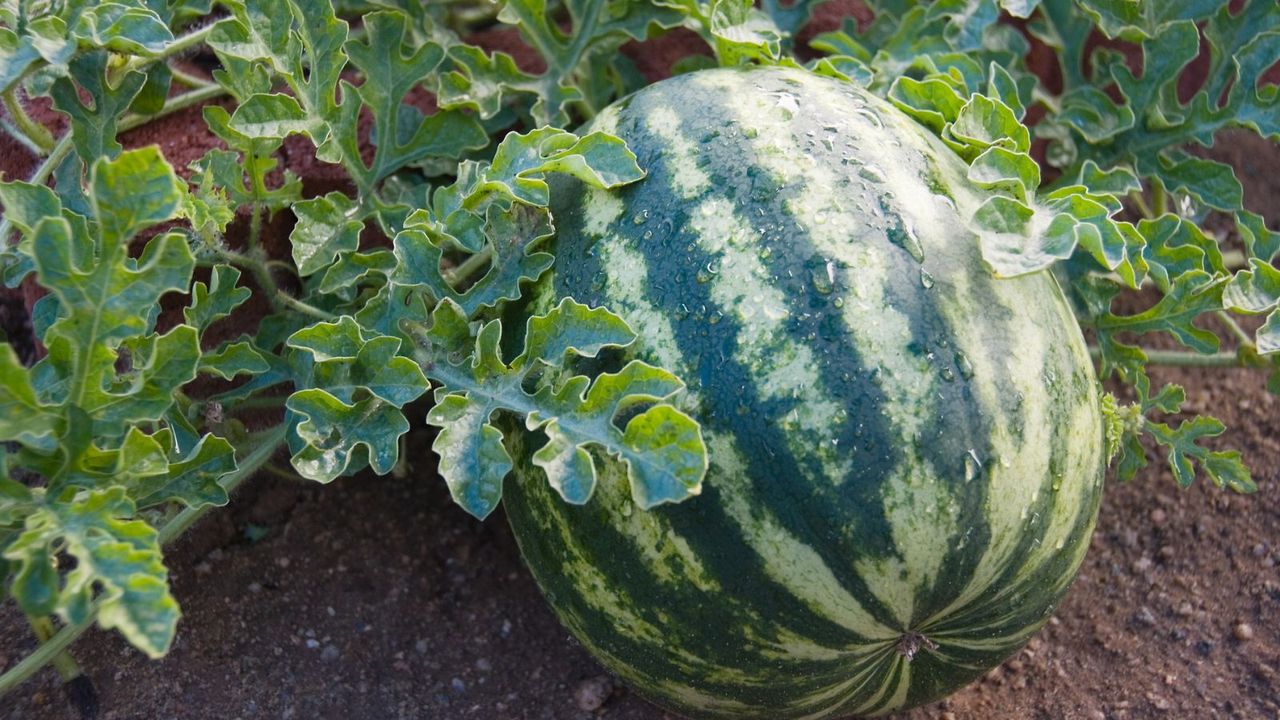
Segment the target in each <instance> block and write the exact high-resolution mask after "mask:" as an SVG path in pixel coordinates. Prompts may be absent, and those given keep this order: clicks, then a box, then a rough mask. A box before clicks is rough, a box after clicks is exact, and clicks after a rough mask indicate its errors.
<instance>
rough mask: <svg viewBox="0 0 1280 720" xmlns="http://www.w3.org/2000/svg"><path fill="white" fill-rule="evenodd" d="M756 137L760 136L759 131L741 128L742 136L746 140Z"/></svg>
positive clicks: (751, 128)
mask: <svg viewBox="0 0 1280 720" xmlns="http://www.w3.org/2000/svg"><path fill="white" fill-rule="evenodd" d="M758 135H760V131H759V130H757V129H755V128H753V127H744V128H742V136H743V137H745V138H746V139H748V140H752V139H755V138H756V137H757V136H758Z"/></svg>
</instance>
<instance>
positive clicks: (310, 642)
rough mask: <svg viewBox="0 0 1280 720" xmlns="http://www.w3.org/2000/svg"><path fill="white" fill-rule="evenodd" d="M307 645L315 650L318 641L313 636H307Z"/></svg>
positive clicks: (318, 643) (318, 644) (318, 645)
mask: <svg viewBox="0 0 1280 720" xmlns="http://www.w3.org/2000/svg"><path fill="white" fill-rule="evenodd" d="M307 647H309V648H311V649H312V650H315V649H316V648H318V647H320V641H319V640H316V639H315V638H307Z"/></svg>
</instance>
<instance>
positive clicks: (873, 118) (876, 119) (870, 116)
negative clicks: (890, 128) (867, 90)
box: [854, 108, 884, 128]
mask: <svg viewBox="0 0 1280 720" xmlns="http://www.w3.org/2000/svg"><path fill="white" fill-rule="evenodd" d="M854 112H855V113H857V114H859V115H861V116H862V117H864V118H866V119H867V122H870V123H871V124H872V125H875V126H876V127H878V128H881V127H884V123H882V122H880V116H879V115H876V114H875V113H873V112H871V111H870V110H867V109H866V108H858V109H857V110H854Z"/></svg>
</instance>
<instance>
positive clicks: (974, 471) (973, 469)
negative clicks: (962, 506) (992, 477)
mask: <svg viewBox="0 0 1280 720" xmlns="http://www.w3.org/2000/svg"><path fill="white" fill-rule="evenodd" d="M980 475H982V461H981V460H979V459H978V451H977V450H974V449H973V448H969V451H968V452H966V453H965V454H964V481H965V482H972V481H973V479H974V478H976V477H979V476H980Z"/></svg>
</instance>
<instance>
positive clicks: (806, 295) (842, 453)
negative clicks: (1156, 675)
mask: <svg viewBox="0 0 1280 720" xmlns="http://www.w3.org/2000/svg"><path fill="white" fill-rule="evenodd" d="M590 128H591V129H597V130H605V131H609V132H613V133H616V134H618V135H620V136H621V137H623V138H624V139H625V140H626V141H627V143H628V144H629V145H630V147H631V148H632V149H633V150H634V151H635V152H636V154H637V156H638V158H639V162H640V165H641V167H643V168H645V169H646V170H647V171H648V176H647V178H646V179H645V180H643V181H641V182H639V183H637V184H635V185H632V186H629V187H627V188H625V189H623V190H622V191H621V192H604V191H592V190H587V189H585V188H583V187H582V186H581V185H577V184H576V183H573V184H564V185H561V186H560V187H558V188H557V190H558V192H557V193H553V196H558V198H559V200H558V201H557V203H558V204H557V205H556V206H555V207H554V208H553V210H554V213H555V220H556V224H557V226H558V236H557V239H556V241H555V242H556V243H557V245H556V257H557V260H556V265H555V268H554V271H553V275H552V277H551V279H550V280H549V281H548V282H547V283H544V286H543V287H542V288H541V292H542V294H543V296H544V298H551V297H553V296H562V295H571V296H573V297H576V298H577V299H579V300H580V301H583V302H587V303H590V304H592V305H604V306H607V307H609V308H612V309H613V310H614V311H615V312H618V313H620V314H621V315H622V316H623V317H625V318H626V319H627V321H628V322H629V323H630V324H631V325H632V327H633V328H635V329H636V330H637V332H638V333H639V336H640V340H639V341H638V343H637V345H636V347H635V349H634V352H635V353H636V354H637V355H638V356H639V357H641V358H643V359H645V360H648V361H650V362H654V363H657V364H659V365H662V366H664V367H666V368H669V369H671V370H673V371H675V372H677V373H679V374H680V375H681V376H682V377H684V378H686V379H687V380H688V381H689V390H688V392H687V396H686V397H685V398H684V402H685V409H686V410H688V411H689V412H690V413H691V414H692V415H693V416H694V417H696V418H698V419H699V420H700V421H701V422H702V424H703V429H704V432H705V437H706V439H707V444H708V448H709V451H710V462H711V467H710V471H709V473H708V475H707V479H706V483H705V487H704V491H703V492H702V494H701V495H700V496H698V497H696V498H693V499H691V500H688V501H686V502H684V503H682V504H679V505H672V506H663V507H661V508H658V509H656V510H653V511H649V512H645V511H642V510H639V509H636V508H634V505H633V501H632V499H631V496H630V492H629V489H628V486H627V483H626V478H625V474H624V473H623V472H622V471H621V470H620V469H615V470H614V471H610V472H606V473H603V474H602V476H601V477H600V479H599V485H598V487H597V489H596V492H595V495H594V497H593V498H592V499H591V501H590V502H588V503H587V504H585V505H583V506H572V505H568V504H566V503H565V502H563V501H562V500H561V499H560V498H559V497H558V496H557V495H556V494H555V493H554V492H553V491H551V490H550V489H549V488H548V486H547V483H546V481H545V478H543V477H542V476H541V475H540V473H539V472H538V471H536V470H534V469H532V465H531V464H530V463H529V450H528V448H524V447H520V448H516V455H517V457H519V456H523V458H524V461H523V462H522V463H518V468H517V471H516V473H515V474H514V475H513V477H512V478H511V479H510V480H509V481H508V485H507V488H506V509H507V514H508V517H509V519H510V522H511V526H512V527H513V529H514V531H515V534H516V537H517V539H518V540H519V543H520V547H521V550H522V552H523V554H524V557H525V559H526V561H527V562H528V565H529V567H530V568H531V569H532V571H533V573H534V576H535V577H536V578H537V580H538V582H539V584H540V585H541V587H542V589H543V591H544V592H545V594H546V596H547V598H548V600H549V601H550V603H551V605H552V606H553V607H554V609H555V611H556V613H557V614H558V615H559V617H560V619H561V620H562V621H563V622H564V624H565V625H566V626H567V627H568V628H569V629H570V630H571V631H572V632H573V634H574V635H576V636H577V638H578V639H579V640H580V641H581V642H582V643H583V644H584V645H585V646H586V647H587V648H589V649H590V650H591V651H592V652H593V653H594V654H595V655H596V656H597V657H598V658H599V659H600V660H601V661H602V662H603V663H604V664H605V665H606V666H608V667H609V668H610V669H611V670H613V671H614V672H616V673H617V674H618V675H620V676H622V677H623V678H624V679H626V680H627V681H629V682H630V683H631V684H633V685H634V686H635V687H636V688H637V689H638V690H639V691H640V692H642V693H643V694H644V695H646V696H648V697H649V698H651V699H653V700H654V701H656V702H657V703H658V704H660V705H663V706H666V707H668V708H671V709H673V710H675V711H676V712H679V713H682V714H684V715H687V716H690V717H695V718H702V717H705V718H771V719H773V718H799V717H805V718H826V717H837V716H845V715H877V714H883V713H887V712H891V711H894V710H898V709H901V708H906V707H911V706H914V705H918V704H921V703H927V702H930V701H932V700H935V699H937V698H940V697H942V696H944V695H946V694H947V693H950V692H952V691H953V690H955V689H957V688H958V687H960V686H962V685H964V684H966V683H968V682H970V681H971V680H973V679H975V678H977V677H979V676H980V675H982V674H983V673H984V672H985V671H986V670H988V669H989V668H991V667H993V666H995V665H996V664H998V663H999V662H1000V661H1001V660H1003V659H1004V658H1006V657H1007V656H1009V655H1010V654H1011V653H1013V652H1014V651H1015V650H1016V649H1017V648H1019V647H1020V646H1021V645H1022V644H1023V643H1024V642H1025V641H1026V640H1027V639H1028V638H1029V637H1030V636H1031V635H1032V634H1034V633H1035V632H1036V630H1037V629H1038V628H1039V627H1040V626H1041V625H1042V624H1043V623H1044V622H1045V621H1046V620H1047V619H1048V617H1049V615H1050V613H1051V612H1052V611H1053V609H1054V606H1055V604H1056V603H1057V602H1058V600H1059V599H1060V598H1061V597H1062V595H1063V593H1064V591H1065V590H1066V589H1067V586H1068V585H1069V584H1070V582H1071V580H1072V578H1073V577H1074V575H1075V573H1076V570H1077V568H1078V567H1079V565H1080V562H1081V560H1082V558H1083V556H1084V553H1085V550H1086V548H1087V546H1088V544H1089V536H1090V533H1091V532H1092V529H1093V525H1094V521H1095V518H1096V515H1097V508H1098V500H1099V495H1100V490H1101V486H1102V477H1103V470H1104V465H1105V460H1104V449H1103V428H1102V420H1101V413H1100V407H1099V397H1098V391H1097V382H1096V380H1095V377H1094V373H1093V369H1092V366H1091V363H1090V360H1089V356H1088V353H1087V351H1086V346H1085V343H1084V340H1083V338H1082V336H1081V333H1080V330H1079V329H1078V326H1077V324H1076V322H1075V320H1074V319H1073V317H1072V314H1071V312H1070V310H1069V308H1068V306H1067V303H1066V301H1065V300H1064V297H1063V295H1062V293H1061V291H1060V290H1059V288H1058V286H1057V284H1056V282H1055V280H1054V279H1053V278H1052V277H1051V276H1050V275H1048V274H1047V273H1039V274H1036V275H1032V276H1027V277H1022V278H1017V279H995V278H993V277H992V276H991V275H990V273H989V271H988V270H987V269H986V267H985V266H984V265H983V264H982V262H981V260H980V257H979V252H978V243H977V239H976V237H975V235H974V234H973V233H972V232H971V231H969V230H967V229H966V223H965V221H964V219H965V218H966V217H968V216H969V215H970V214H971V213H972V212H973V210H974V209H975V208H976V207H977V206H978V205H979V204H980V203H981V201H982V200H983V199H984V198H983V196H982V195H981V194H980V191H977V190H976V189H973V188H971V187H970V186H969V185H968V184H967V183H966V181H965V172H966V168H965V166H964V165H963V163H962V162H961V161H960V160H959V159H957V158H956V157H955V156H954V155H953V154H952V153H951V151H949V150H948V149H947V148H946V147H945V146H943V145H942V144H941V142H940V141H938V140H937V139H936V138H934V137H933V136H931V135H930V134H928V133H927V132H926V131H924V130H922V129H920V128H919V127H918V126H917V125H916V124H915V123H914V122H913V121H912V120H910V119H909V118H908V117H906V116H905V115H904V114H902V113H901V112H899V111H897V110H896V109H895V108H893V107H891V106H889V105H887V104H886V103H885V102H883V101H882V100H880V99H878V98H876V97H874V96H872V95H870V94H868V93H867V92H865V91H863V90H862V89H860V88H858V87H855V86H853V85H850V84H847V83H843V82H838V81H835V80H830V79H826V78H820V77H817V76H815V75H812V74H809V73H806V72H804V71H801V70H792V69H768V70H762V69H756V70H730V69H724V70H708V71H703V72H698V73H694V74H690V75H684V76H679V77H676V78H673V79H670V80H666V81H664V82H660V83H658V84H656V85H653V86H650V87H648V88H646V89H644V90H641V91H640V92H638V93H636V94H635V95H632V96H631V97H629V98H627V99H625V100H622V101H620V102H619V103H617V104H615V105H614V106H612V107H611V108H609V109H607V110H606V111H604V112H603V113H602V114H601V115H600V116H599V117H598V118H597V119H596V120H595V121H594V122H593V123H592V124H591V126H590ZM547 301H548V300H545V299H544V300H543V301H542V302H547Z"/></svg>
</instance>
